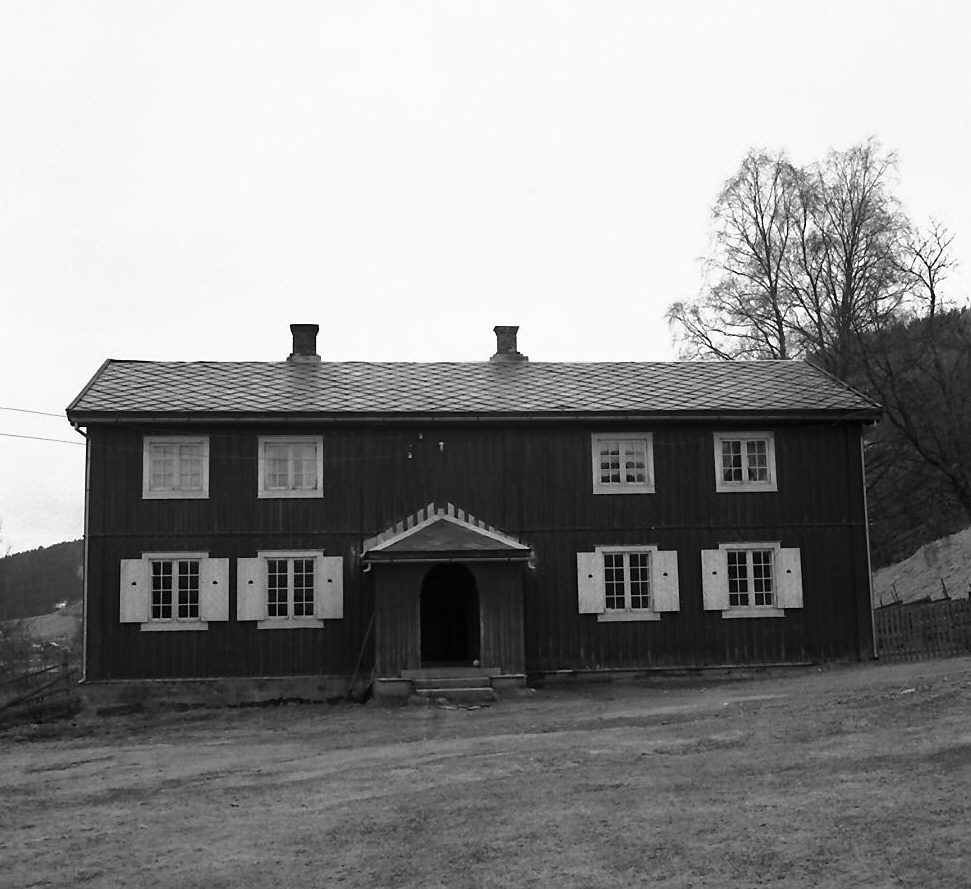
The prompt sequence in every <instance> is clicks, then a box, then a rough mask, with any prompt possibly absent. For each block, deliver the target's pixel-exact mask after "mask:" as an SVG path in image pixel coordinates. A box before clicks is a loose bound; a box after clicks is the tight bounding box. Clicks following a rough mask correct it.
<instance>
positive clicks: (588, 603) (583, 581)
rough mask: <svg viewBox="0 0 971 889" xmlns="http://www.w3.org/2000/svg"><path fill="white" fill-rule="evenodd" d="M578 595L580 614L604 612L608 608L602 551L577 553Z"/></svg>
mask: <svg viewBox="0 0 971 889" xmlns="http://www.w3.org/2000/svg"><path fill="white" fill-rule="evenodd" d="M577 596H578V600H579V605H580V614H603V613H604V611H606V610H607V605H606V600H605V598H604V560H603V556H602V555H601V554H600V553H577Z"/></svg>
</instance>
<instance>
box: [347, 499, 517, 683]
mask: <svg viewBox="0 0 971 889" xmlns="http://www.w3.org/2000/svg"><path fill="white" fill-rule="evenodd" d="M531 557H532V551H531V549H530V548H529V546H528V545H526V544H524V543H522V542H521V541H519V540H518V539H516V538H515V537H512V536H510V535H507V534H504V533H503V532H501V531H499V530H498V529H496V528H494V527H491V526H489V525H486V524H485V523H484V522H482V521H480V520H478V519H476V518H475V517H474V516H471V515H468V514H466V513H464V512H463V511H462V510H459V509H456V508H455V507H454V506H453V505H452V504H448V505H447V506H446V507H444V508H436V507H435V505H434V504H429V505H428V506H427V507H425V508H424V509H421V510H419V511H418V512H417V513H415V514H414V515H412V516H409V517H408V518H406V519H404V520H403V521H402V522H399V523H398V524H397V525H396V526H394V527H392V528H389V529H388V530H387V531H385V532H384V533H383V534H379V535H377V537H374V538H371V539H370V540H368V541H365V545H364V548H363V553H362V560H363V561H364V562H365V564H366V565H367V566H368V570H369V571H373V577H374V602H375V606H374V607H375V621H374V626H375V667H376V674H375V675H376V677H377V678H376V680H375V691H376V693H377V694H399V695H408V694H411V693H412V692H413V691H415V690H417V689H418V688H419V687H420V686H422V685H424V686H426V687H428V688H430V689H432V690H437V691H442V692H443V693H444V691H445V690H446V689H450V688H451V689H455V688H471V687H475V686H476V685H477V686H479V687H485V685H484V683H486V682H487V683H488V688H490V689H491V688H496V687H502V686H507V687H508V686H510V685H525V680H526V677H525V652H524V643H523V589H524V579H525V570H526V567H527V564H528V562H529V560H530V558H531ZM472 679H475V683H472V682H471V680H472ZM431 682H434V684H432V685H429V683H431Z"/></svg>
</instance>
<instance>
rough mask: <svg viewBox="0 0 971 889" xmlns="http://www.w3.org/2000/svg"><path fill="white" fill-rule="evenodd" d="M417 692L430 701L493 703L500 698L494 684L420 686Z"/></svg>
mask: <svg viewBox="0 0 971 889" xmlns="http://www.w3.org/2000/svg"><path fill="white" fill-rule="evenodd" d="M415 694H416V695H418V696H419V697H422V698H428V700H430V701H438V700H442V699H444V700H446V701H448V702H449V703H452V704H491V703H492V702H493V701H497V700H499V696H498V695H497V694H496V692H495V690H494V689H493V688H492V686H489V687H487V688H482V687H479V686H476V687H473V688H454V687H453V688H419V689H415Z"/></svg>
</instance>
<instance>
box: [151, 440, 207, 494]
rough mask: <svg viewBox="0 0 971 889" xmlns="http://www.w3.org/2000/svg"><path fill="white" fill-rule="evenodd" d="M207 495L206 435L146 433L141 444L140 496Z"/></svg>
mask: <svg viewBox="0 0 971 889" xmlns="http://www.w3.org/2000/svg"><path fill="white" fill-rule="evenodd" d="M208 496H209V437H208V436H205V435H202V436H198V435H197V436H190V435H147V436H145V438H144V439H143V445H142V498H143V499H145V500H204V499H206V498H207V497H208Z"/></svg>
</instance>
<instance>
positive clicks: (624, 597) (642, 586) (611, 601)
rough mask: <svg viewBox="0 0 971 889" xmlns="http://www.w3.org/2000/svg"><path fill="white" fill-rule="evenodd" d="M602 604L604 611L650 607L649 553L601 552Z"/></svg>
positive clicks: (634, 609)
mask: <svg viewBox="0 0 971 889" xmlns="http://www.w3.org/2000/svg"><path fill="white" fill-rule="evenodd" d="M603 560H604V596H605V601H604V605H605V608H606V610H607V611H641V610H647V609H650V607H651V554H650V552H605V553H604V554H603Z"/></svg>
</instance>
